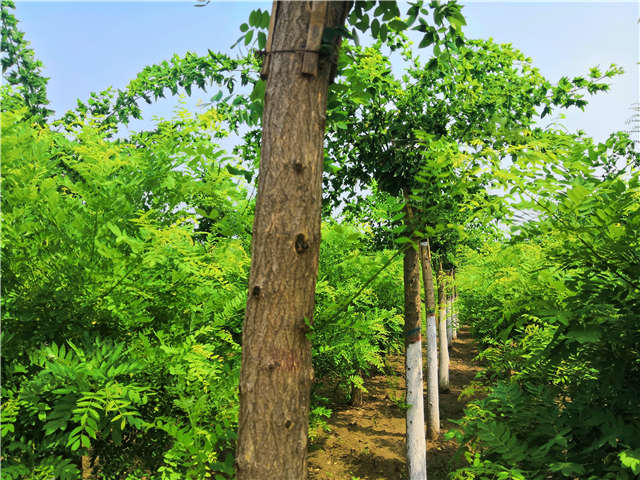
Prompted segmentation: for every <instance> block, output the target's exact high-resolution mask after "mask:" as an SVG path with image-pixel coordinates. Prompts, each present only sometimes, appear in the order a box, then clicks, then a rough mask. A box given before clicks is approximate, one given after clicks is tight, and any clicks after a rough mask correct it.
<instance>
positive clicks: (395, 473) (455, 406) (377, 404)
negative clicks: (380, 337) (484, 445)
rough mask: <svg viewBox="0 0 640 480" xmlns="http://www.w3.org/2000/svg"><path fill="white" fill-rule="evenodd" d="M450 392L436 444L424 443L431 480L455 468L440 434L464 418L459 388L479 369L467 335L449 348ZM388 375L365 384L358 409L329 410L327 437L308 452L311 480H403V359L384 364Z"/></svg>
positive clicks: (444, 397) (449, 445) (450, 447)
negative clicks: (330, 412) (365, 391)
mask: <svg viewBox="0 0 640 480" xmlns="http://www.w3.org/2000/svg"><path fill="white" fill-rule="evenodd" d="M449 354H450V358H451V364H450V371H449V381H450V386H451V391H450V392H449V393H446V394H440V422H441V435H440V439H439V440H437V441H435V442H430V441H429V442H428V443H427V469H428V476H429V480H444V479H446V478H447V473H448V472H449V471H451V469H452V468H453V466H452V465H451V461H452V459H453V456H454V453H455V451H456V449H457V445H456V443H455V442H454V441H452V440H449V441H446V440H444V439H443V435H444V434H445V433H446V432H447V431H448V430H449V429H451V428H454V427H455V425H454V424H453V423H452V422H451V421H450V419H458V418H460V417H461V416H462V410H463V408H464V405H465V402H464V401H461V400H458V396H459V395H460V392H461V391H462V389H463V388H464V387H465V386H466V385H468V384H469V383H470V382H471V380H473V378H474V377H475V375H476V373H478V372H479V371H480V370H481V367H480V366H479V365H478V364H477V363H476V362H474V360H473V359H474V357H475V356H476V355H477V350H476V346H475V344H474V343H473V340H472V338H471V337H470V335H469V333H468V332H467V331H466V330H461V331H460V332H459V334H458V338H457V340H454V341H453V345H452V346H451V347H450V353H449ZM387 364H388V366H389V367H390V373H389V374H387V375H380V376H375V377H372V378H369V379H367V380H366V382H365V387H366V388H367V390H368V392H367V393H365V394H364V398H363V400H364V401H363V403H362V407H350V406H343V407H335V406H334V407H332V408H333V415H332V417H331V419H330V420H328V422H327V423H328V424H329V427H330V432H324V433H322V434H320V435H319V436H318V438H316V439H315V440H314V442H313V443H312V444H311V446H310V448H309V479H310V480H356V479H357V480H365V479H366V480H403V479H405V478H406V477H407V475H406V468H405V448H406V447H405V440H404V436H405V410H404V408H403V407H402V405H403V400H404V395H405V390H404V389H405V385H404V360H403V358H402V357H394V358H390V359H388V360H387Z"/></svg>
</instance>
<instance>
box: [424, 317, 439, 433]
mask: <svg viewBox="0 0 640 480" xmlns="http://www.w3.org/2000/svg"><path fill="white" fill-rule="evenodd" d="M437 341H438V339H437V335H436V316H435V313H430V314H429V315H428V316H427V431H428V433H429V438H430V439H431V440H435V439H437V438H438V436H439V435H440V400H439V397H438V345H437Z"/></svg>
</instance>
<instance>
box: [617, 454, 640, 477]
mask: <svg viewBox="0 0 640 480" xmlns="http://www.w3.org/2000/svg"><path fill="white" fill-rule="evenodd" d="M618 457H619V458H620V463H622V465H623V466H625V467H627V468H629V469H630V470H631V471H632V472H633V474H634V475H640V448H636V449H635V450H625V451H623V452H620V453H619V454H618Z"/></svg>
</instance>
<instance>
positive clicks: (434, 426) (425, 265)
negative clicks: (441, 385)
mask: <svg viewBox="0 0 640 480" xmlns="http://www.w3.org/2000/svg"><path fill="white" fill-rule="evenodd" d="M420 260H421V262H422V281H423V283H424V296H425V303H426V306H427V433H428V435H429V438H430V439H431V440H436V439H437V438H438V436H439V435H440V405H439V404H440V401H439V397H438V345H437V334H436V296H435V291H434V286H433V269H432V266H431V249H430V247H429V240H426V241H425V242H421V243H420Z"/></svg>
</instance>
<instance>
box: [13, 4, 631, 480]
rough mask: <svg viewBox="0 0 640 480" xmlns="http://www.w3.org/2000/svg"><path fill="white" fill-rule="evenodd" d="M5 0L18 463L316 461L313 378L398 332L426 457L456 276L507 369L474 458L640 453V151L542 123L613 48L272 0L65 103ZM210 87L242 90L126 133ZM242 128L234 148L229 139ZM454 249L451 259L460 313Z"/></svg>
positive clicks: (353, 376)
mask: <svg viewBox="0 0 640 480" xmlns="http://www.w3.org/2000/svg"><path fill="white" fill-rule="evenodd" d="M11 9H12V3H11V2H9V1H7V0H4V1H3V2H2V20H3V26H2V36H3V37H2V38H3V54H4V56H3V68H4V70H5V77H6V80H7V85H5V86H4V87H3V90H2V159H3V166H2V167H3V172H2V190H3V195H2V220H3V228H2V255H3V262H2V279H3V282H2V302H3V303H2V307H3V317H2V321H3V335H2V355H3V363H2V376H3V393H4V395H3V419H2V438H3V453H2V462H3V465H2V468H3V476H6V477H7V478H34V479H35V478H43V479H44V478H52V477H53V478H62V479H72V478H78V477H79V476H81V475H83V476H94V477H97V478H127V479H130V480H133V479H137V478H143V477H144V478H162V479H179V478H216V479H220V478H231V477H233V476H234V475H236V474H237V476H238V478H251V479H257V478H267V477H268V476H271V477H273V478H295V479H298V478H304V476H305V475H306V460H305V459H306V449H307V437H308V419H309V418H310V419H311V426H312V430H313V428H314V425H320V424H321V422H322V418H323V417H326V416H327V415H329V414H330V407H331V405H329V404H327V400H326V399H324V398H322V396H321V395H320V391H322V390H321V389H319V388H317V387H318V386H319V385H321V384H323V383H324V384H326V383H330V382H333V383H335V384H336V385H337V387H338V388H339V389H341V391H343V392H344V395H345V396H346V397H348V396H356V397H357V392H359V391H362V390H363V389H365V388H366V381H365V380H366V377H367V375H369V374H371V373H373V372H374V371H376V370H382V369H383V368H384V362H383V359H384V357H385V356H387V355H393V354H397V353H399V352H400V351H401V350H402V349H403V346H404V347H405V354H406V358H407V404H408V405H409V407H408V409H407V426H408V428H407V434H408V438H407V447H408V462H407V464H408V472H409V475H410V477H411V479H412V480H413V479H421V478H426V476H427V466H428V459H426V458H425V452H426V449H425V447H424V441H425V438H424V427H423V421H422V420H421V419H420V417H421V416H422V413H423V411H424V409H423V408H422V406H421V403H422V401H423V400H422V385H421V384H420V382H421V376H422V373H421V372H422V353H421V333H422V332H423V331H425V332H426V339H427V342H426V349H427V363H426V372H427V375H426V376H427V393H428V396H427V401H426V412H427V424H428V427H429V430H428V431H429V434H430V435H432V438H433V436H436V435H437V434H438V424H439V419H438V405H437V403H438V399H437V390H438V388H437V387H436V383H437V382H438V381H439V382H440V387H441V388H442V389H446V388H447V387H448V385H447V383H448V370H447V368H448V358H447V355H448V353H447V345H448V342H450V341H451V337H452V336H453V335H454V332H455V327H456V325H455V322H454V323H453V324H452V323H450V324H449V331H447V322H446V318H455V316H454V315H449V316H448V315H447V313H446V305H447V301H446V296H447V293H446V288H445V287H447V286H449V296H450V297H451V296H452V294H453V291H454V288H453V285H454V283H455V290H456V291H459V293H460V298H459V300H458V301H456V305H459V310H460V320H461V321H462V323H465V324H468V325H470V326H471V328H472V330H473V332H474V333H475V334H476V337H477V338H478V340H479V341H480V342H481V346H482V348H483V352H482V354H481V355H482V356H483V357H484V359H485V362H486V364H487V369H486V373H485V376H484V379H483V380H482V382H480V383H478V384H477V385H476V386H475V387H474V388H475V390H483V391H484V393H486V398H485V399H484V400H480V401H476V402H473V403H471V404H470V406H469V408H468V409H467V411H466V415H465V417H464V419H462V421H461V423H460V427H461V428H460V431H459V432H458V433H455V435H457V436H458V438H459V440H460V443H461V445H462V450H463V451H464V452H466V453H465V455H466V466H464V467H462V468H461V469H459V470H457V471H455V472H454V471H452V476H454V477H455V478H469V479H471V478H505V479H508V478H514V479H520V478H522V479H525V478H526V479H537V478H540V479H542V478H633V476H634V475H637V474H639V473H640V450H639V449H640V444H638V439H639V438H640V432H639V424H640V422H639V417H638V403H637V399H638V398H640V397H639V396H638V393H640V392H638V387H637V382H634V381H633V379H634V378H636V376H637V374H638V373H640V372H639V370H640V365H639V364H638V362H637V358H638V355H639V347H638V346H639V344H640V341H639V340H640V339H639V337H640V330H639V329H638V324H637V318H638V312H640V305H639V302H640V293H639V285H638V281H637V279H638V278H639V277H640V261H639V258H640V253H639V251H640V240H639V237H638V231H640V208H639V205H640V188H639V186H638V165H639V157H638V152H637V150H636V149H635V145H634V143H633V142H632V141H631V140H630V138H629V136H628V135H627V134H624V133H616V134H613V135H612V136H611V137H610V138H609V139H608V140H607V141H606V142H605V143H602V144H594V142H593V141H592V140H591V139H589V138H587V137H585V136H584V135H583V134H581V133H578V134H568V133H565V132H562V131H556V130H550V129H542V128H540V127H537V126H536V121H538V120H539V119H540V117H544V116H546V115H548V114H549V113H551V112H552V111H553V110H555V109H557V108H565V107H570V106H578V107H582V108H584V106H585V105H586V100H585V99H584V98H583V93H584V92H585V91H588V92H589V93H596V92H598V91H605V90H606V89H607V88H608V85H607V84H606V83H605V82H606V80H607V79H608V78H611V77H613V76H615V75H617V74H620V73H622V72H621V69H619V68H617V67H615V66H612V67H611V68H610V69H609V70H607V71H606V72H601V71H599V70H598V69H597V68H594V69H592V70H591V72H589V75H588V76H585V77H576V78H573V79H568V78H563V79H561V80H560V82H559V83H558V84H556V85H552V84H551V83H550V82H548V81H547V80H546V79H545V78H544V77H542V76H541V75H540V74H539V72H538V71H537V69H535V68H534V67H533V66H532V64H531V60H530V59H528V58H526V57H525V56H524V55H523V54H522V53H520V52H518V51H516V50H514V49H513V48H512V47H511V46H509V45H498V44H495V43H493V42H491V41H484V40H470V39H466V38H464V36H463V35H462V33H461V28H462V26H463V25H464V17H463V16H462V15H461V13H460V6H459V5H457V4H456V3H455V2H447V3H442V4H441V3H439V2H432V3H431V4H430V5H429V7H428V8H427V6H425V5H423V4H422V3H420V2H418V3H415V4H409V6H408V11H407V12H406V14H404V15H403V14H402V13H401V12H400V10H399V8H398V6H397V5H396V4H395V3H390V2H380V3H376V2H356V3H355V4H354V5H352V4H351V3H350V2H328V3H324V2H312V3H311V4H310V6H307V3H306V2H305V3H303V2H289V3H283V4H280V3H276V4H274V9H273V11H272V13H271V15H269V13H268V12H263V11H259V10H258V11H254V12H253V13H252V14H251V16H250V18H249V21H248V23H247V24H243V25H242V26H241V27H240V29H241V31H242V32H243V37H241V39H240V41H241V42H244V43H245V45H250V44H251V41H252V39H253V40H254V41H256V42H258V46H259V48H261V49H265V51H264V52H262V54H261V55H254V53H253V51H250V53H249V54H248V55H245V56H243V57H242V58H240V59H231V58H229V57H227V56H226V55H221V54H215V53H213V52H210V53H209V55H207V56H204V57H199V56H197V55H195V54H187V55H186V56H185V57H178V56H174V57H173V58H172V59H171V61H170V62H163V63H161V64H158V65H152V66H148V67H145V68H144V69H143V70H142V72H141V73H140V74H139V75H138V77H137V78H136V79H134V80H133V81H132V82H131V83H130V84H129V85H128V87H127V88H126V89H124V90H118V91H113V90H106V91H104V92H101V93H97V94H93V95H92V96H91V98H90V99H89V100H88V101H87V102H86V103H85V102H79V103H78V108H77V109H76V110H75V111H70V112H67V113H66V114H65V115H63V116H61V117H59V118H58V119H57V120H52V119H51V118H50V117H51V114H52V112H50V111H49V110H48V109H47V101H46V79H45V78H44V77H43V76H42V75H41V65H40V64H39V62H37V61H36V60H35V58H34V53H33V52H32V51H31V50H30V49H29V47H28V44H27V43H26V42H25V41H24V38H23V34H22V33H21V32H19V30H18V29H17V23H16V20H15V17H14V16H13V15H12V13H11ZM345 18H347V23H348V24H349V25H351V26H352V27H353V30H352V31H351V32H350V31H349V30H347V29H345V28H344V27H343V26H342V25H343V24H344V22H345ZM411 26H414V29H415V30H417V31H418V32H420V33H421V34H423V35H424V36H423V40H422V43H421V47H423V46H429V45H431V46H432V47H433V56H432V57H431V58H430V59H429V61H427V62H423V61H422V60H421V57H419V56H418V55H417V53H416V51H415V50H414V49H413V48H412V46H411V43H410V42H409V41H408V39H407V37H406V36H405V35H404V33H403V31H405V30H407V29H408V28H409V27H411ZM356 30H359V31H362V32H371V33H372V35H373V37H374V38H373V42H374V43H373V45H372V46H371V47H367V48H364V47H360V46H358V45H357V42H355V41H354V40H355V31H356ZM318 32H321V33H322V32H324V36H322V35H320V36H319V35H318ZM340 36H342V37H344V42H343V43H342V45H340V42H339V37H340ZM347 40H349V41H347ZM385 52H386V53H385ZM393 52H395V53H393ZM392 53H393V54H395V55H397V54H399V55H400V56H401V57H402V58H403V59H404V60H405V62H406V65H407V68H406V70H405V72H403V75H402V77H400V78H396V77H394V75H393V74H392V69H391V62H390V60H389V55H391V54H392ZM236 83H240V84H242V85H248V84H249V85H251V86H252V91H251V93H250V94H248V95H245V94H242V93H238V92H237V89H236V88H235V85H236ZM211 84H216V85H218V88H221V89H224V90H225V91H226V92H225V93H222V90H221V92H220V93H218V94H217V95H215V96H214V97H213V98H212V99H211V104H210V105H209V107H210V109H209V110H207V111H206V112H204V113H202V114H198V115H193V114H190V113H188V112H187V111H186V110H185V109H183V108H179V109H178V110H177V111H176V115H175V117H174V118H173V119H171V120H166V121H159V122H158V123H156V125H155V127H154V129H152V130H150V131H144V132H139V133H134V134H130V136H129V137H128V138H126V139H123V138H118V137H117V135H116V133H117V131H118V128H119V127H120V126H122V125H123V124H126V123H127V122H128V121H129V119H130V118H132V117H139V116H140V108H139V105H138V102H140V101H141V100H146V101H148V102H152V101H153V99H158V98H159V97H162V96H164V95H165V93H167V92H172V93H175V92H177V91H178V90H179V89H184V90H185V91H186V92H187V93H190V92H191V88H192V86H198V87H201V88H203V87H205V86H209V85H211ZM265 92H266V95H265ZM325 105H326V106H325ZM261 118H262V119H263V120H262V123H260V119H261ZM282 118H286V119H287V122H286V123H287V125H288V127H286V128H285V127H283V124H282V122H281V121H280V120H279V119H282ZM325 123H326V125H325ZM241 127H249V128H248V129H247V128H244V129H242V128H241ZM238 131H242V132H246V133H243V135H242V139H241V141H239V143H238V146H237V147H236V149H235V151H234V152H233V153H234V154H235V155H234V156H231V155H229V154H227V153H226V152H224V151H223V150H222V149H221V148H220V147H219V146H218V144H219V139H220V138H221V137H223V136H225V135H227V133H228V132H236V133H237V132H238ZM323 144H324V146H325V151H324V154H323ZM258 164H259V165H260V175H259V178H256V177H257V175H256V172H257V167H258ZM505 165H506V166H505ZM323 186H324V189H323V188H322V187H323ZM256 189H257V191H258V194H257V199H255V200H254V199H253V195H254V194H253V193H250V192H254V191H255V190H256ZM492 192H493V193H492ZM518 215H525V216H526V217H525V218H519V219H518V222H517V223H514V227H513V232H512V234H511V235H506V234H505V233H504V228H505V227H504V226H505V225H508V224H509V221H510V219H512V218H513V217H514V216H516V217H517V216H518ZM321 218H324V222H323V223H321ZM252 224H253V228H252V226H251V225H252ZM321 236H322V244H320V237H321ZM426 238H429V239H430V241H431V245H430V247H431V248H432V249H433V253H434V258H433V259H432V258H431V249H430V248H429V244H428V243H427V244H425V242H423V240H424V239H426ZM400 256H402V257H403V261H402V262H400ZM434 263H435V264H437V265H438V271H439V272H440V271H442V270H443V268H442V264H444V268H446V269H447V270H450V269H452V267H453V266H454V265H455V266H456V270H455V272H456V280H455V282H453V281H446V280H445V277H444V274H441V275H440V276H439V278H438V281H437V284H438V285H437V289H438V297H439V299H438V306H439V310H440V314H439V317H440V321H439V328H440V331H439V333H437V332H436V320H435V313H436V299H435V291H436V286H434V285H433V283H434V282H433V272H432V265H433V264H434ZM420 265H421V266H422V271H423V272H422V273H423V275H422V276H423V279H424V290H425V294H424V303H425V307H426V308H425V309H424V311H425V317H426V323H425V327H426V328H424V327H423V315H422V312H421V307H420V305H421V303H422V302H421V300H420ZM401 279H402V280H401ZM430 279H431V280H430ZM247 292H248V296H247ZM456 308H458V307H456ZM450 310H451V308H450ZM438 337H439V339H440V347H439V349H438V348H437V346H436V339H437V338H438ZM437 351H439V354H440V358H439V359H436V358H435V355H436V352H437ZM438 366H439V367H440V370H439V372H438V371H437V370H436V368H437V367H438ZM313 375H315V379H314V378H313ZM414 381H415V383H414ZM238 385H239V392H240V394H239V395H238ZM354 392H355V395H354ZM473 392H474V389H469V393H470V394H471V393H473ZM238 426H239V434H238V435H236V431H237V427H238Z"/></svg>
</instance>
